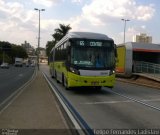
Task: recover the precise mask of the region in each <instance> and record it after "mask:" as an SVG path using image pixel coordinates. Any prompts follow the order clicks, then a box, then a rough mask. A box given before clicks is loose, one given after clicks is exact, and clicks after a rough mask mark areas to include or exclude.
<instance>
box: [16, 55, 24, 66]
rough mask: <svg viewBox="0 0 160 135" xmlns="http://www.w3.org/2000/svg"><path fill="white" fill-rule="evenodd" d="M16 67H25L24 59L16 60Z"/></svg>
mask: <svg viewBox="0 0 160 135" xmlns="http://www.w3.org/2000/svg"><path fill="white" fill-rule="evenodd" d="M14 65H15V66H16V67H22V66H23V59H22V58H18V57H16V58H15V64H14Z"/></svg>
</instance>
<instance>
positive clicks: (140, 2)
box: [0, 0, 160, 48]
mask: <svg viewBox="0 0 160 135" xmlns="http://www.w3.org/2000/svg"><path fill="white" fill-rule="evenodd" d="M34 8H38V9H45V11H41V12H40V26H41V28H40V31H41V32H40V34H41V35H40V47H44V48H45V46H46V43H47V41H51V40H53V37H52V34H53V33H54V29H56V28H58V27H59V24H64V25H68V24H69V25H70V26H71V28H72V29H71V31H86V32H95V33H103V34H106V35H108V36H109V37H111V38H113V39H114V41H115V44H120V43H123V38H124V21H122V20H121V19H128V20H130V21H127V22H126V31H125V35H126V36H125V41H126V42H131V41H132V40H133V36H134V35H137V34H139V33H146V34H147V35H149V36H152V42H153V43H160V27H159V26H160V0H0V41H7V42H10V43H13V44H17V45H21V44H22V43H24V41H27V42H28V43H30V44H31V45H32V46H34V47H35V48H36V47H37V44H38V38H37V37H38V22H39V13H38V11H36V10H34Z"/></svg>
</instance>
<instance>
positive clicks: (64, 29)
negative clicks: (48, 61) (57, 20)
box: [46, 24, 72, 57]
mask: <svg viewBox="0 0 160 135" xmlns="http://www.w3.org/2000/svg"><path fill="white" fill-rule="evenodd" d="M70 29H72V28H71V27H70V25H69V24H68V25H64V24H59V28H56V29H55V30H54V31H55V33H54V34H52V37H53V40H52V41H48V42H47V44H46V52H47V56H48V57H49V55H50V51H51V49H52V48H53V47H54V46H55V44H56V43H57V42H58V41H60V40H61V39H62V38H63V37H64V36H65V35H66V34H67V33H68V31H69V30H70Z"/></svg>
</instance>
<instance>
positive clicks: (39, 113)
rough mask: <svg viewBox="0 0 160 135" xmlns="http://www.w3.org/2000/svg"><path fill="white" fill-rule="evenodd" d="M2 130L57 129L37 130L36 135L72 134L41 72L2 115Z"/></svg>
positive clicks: (0, 116) (0, 122) (0, 127)
mask: <svg viewBox="0 0 160 135" xmlns="http://www.w3.org/2000/svg"><path fill="white" fill-rule="evenodd" d="M0 129H57V130H48V131H47V130H40V132H38V130H37V131H36V135H39V134H45V135H48V134H54V132H56V134H59V135H60V134H64V135H68V134H70V132H69V130H65V129H68V127H67V124H66V121H65V119H64V117H63V115H62V113H61V111H60V108H59V106H58V105H57V101H56V98H55V97H54V95H53V93H52V92H51V91H50V88H49V86H48V85H47V82H46V81H45V79H44V77H43V75H42V73H41V71H38V73H37V76H36V77H35V79H34V80H33V81H32V82H31V84H30V85H28V86H27V87H26V88H24V90H23V92H22V93H21V94H20V95H19V96H18V97H17V98H16V100H14V101H13V103H11V105H10V106H9V107H8V108H6V109H5V110H4V111H2V112H1V113H0ZM44 131H46V132H47V133H46V132H45V133H44ZM66 131H67V132H66ZM24 134H25V135H28V134H27V133H24ZM0 135H1V131H0ZM16 135H19V134H16ZM29 135H30V134H29Z"/></svg>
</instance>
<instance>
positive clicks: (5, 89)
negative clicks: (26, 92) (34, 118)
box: [0, 66, 35, 103]
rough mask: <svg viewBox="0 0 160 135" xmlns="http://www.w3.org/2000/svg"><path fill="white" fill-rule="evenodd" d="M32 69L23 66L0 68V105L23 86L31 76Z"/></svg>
mask: <svg viewBox="0 0 160 135" xmlns="http://www.w3.org/2000/svg"><path fill="white" fill-rule="evenodd" d="M34 69H35V68H34V67H25V66H23V67H14V66H10V68H9V69H1V68H0V103H2V102H3V101H4V100H5V99H6V98H7V97H9V96H10V95H11V94H12V93H13V92H14V91H16V90H17V89H18V88H20V87H21V86H22V85H23V84H25V83H26V82H27V81H28V80H29V79H30V78H31V76H32V75H33V73H34Z"/></svg>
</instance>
